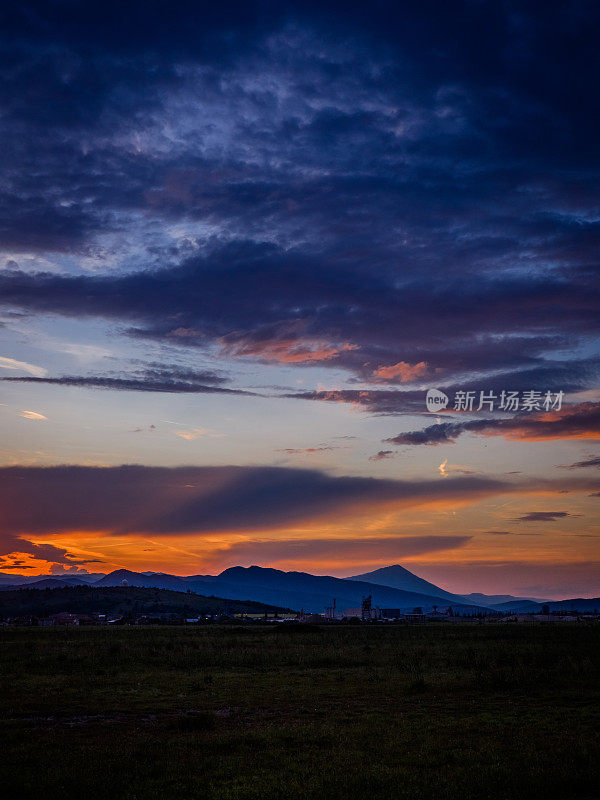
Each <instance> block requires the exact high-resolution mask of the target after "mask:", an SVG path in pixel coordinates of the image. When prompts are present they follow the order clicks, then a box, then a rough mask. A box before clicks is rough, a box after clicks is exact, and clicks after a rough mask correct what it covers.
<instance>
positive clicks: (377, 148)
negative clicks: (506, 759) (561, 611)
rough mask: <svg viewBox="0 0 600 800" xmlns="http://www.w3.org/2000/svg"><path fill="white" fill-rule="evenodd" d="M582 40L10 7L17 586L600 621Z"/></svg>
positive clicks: (185, 13) (564, 16)
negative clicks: (480, 599) (292, 580)
mask: <svg viewBox="0 0 600 800" xmlns="http://www.w3.org/2000/svg"><path fill="white" fill-rule="evenodd" d="M599 23H600V8H599V6H598V4H597V3H595V2H586V1H585V0H571V1H570V2H569V0H562V1H561V2H554V1H553V0H546V1H545V2H529V3H522V2H503V1H499V2H494V3H488V2H482V1H481V0H457V2H455V3H447V2H441V0H440V2H434V1H433V0H421V1H420V2H418V3H417V2H406V3H392V2H380V1H378V0H373V2H370V3H364V2H357V3H354V2H343V3H342V2H331V0H320V2H318V3H316V2H312V1H308V0H301V1H300V2H295V3H286V2H277V3H275V2H254V0H245V1H244V2H227V0H225V2H220V3H202V2H197V1H196V2H190V3H187V2H181V3H178V4H176V6H174V5H173V4H172V3H166V2H163V1H162V0H150V1H148V0H146V2H137V1H136V0H132V2H129V3H127V4H126V6H123V4H122V3H121V4H117V3H114V2H110V1H109V2H105V3H102V4H94V3H85V2H72V1H69V2H67V1H66V0H55V2H52V3H48V2H41V0H40V2H26V1H25V2H21V3H18V4H4V5H3V6H2V9H0V31H1V32H2V33H1V34H0V77H1V80H0V93H1V95H2V98H1V107H2V114H1V115H0V131H1V141H2V143H3V153H2V167H1V181H0V210H1V213H0V434H1V437H0V498H1V502H0V508H1V509H2V510H1V511H0V572H5V573H10V574H23V575H33V574H44V575H45V574H55V575H61V574H65V573H73V574H77V573H80V574H82V573H84V572H85V571H87V572H90V573H97V572H109V571H111V570H113V569H119V568H128V569H134V570H140V571H141V570H153V571H163V572H172V573H176V574H182V575H192V574H209V573H211V574H214V573H215V572H219V571H221V570H222V569H225V568H227V567H231V566H235V565H242V566H249V565H252V564H258V565H261V566H271V567H276V568H279V569H285V570H303V571H310V572H313V573H316V574H331V575H337V576H345V575H352V574H358V573H364V572H366V571H368V570H371V569H376V568H378V567H382V566H386V565H388V564H395V563H401V564H403V565H404V566H405V567H407V568H408V569H410V570H411V571H414V572H416V573H417V574H419V575H421V576H422V577H425V578H427V579H429V580H431V581H433V582H435V583H437V584H439V585H441V586H443V587H444V588H445V589H448V590H451V591H456V592H469V591H479V592H487V593H499V592H503V593H504V592H509V593H513V594H521V595H535V596H543V597H552V598H562V597H576V596H598V595H600V525H599V524H598V523H599V519H600V518H599V509H600V480H599V479H598V469H599V467H600V452H599V450H598V444H599V441H600V381H599V378H598V367H599V363H600V348H599V346H598V328H599V320H600V313H599V312H600V283H599V280H598V252H599V245H600V200H599V195H598V185H599V179H600V151H599V149H598V141H599V139H600V130H599V128H600V96H599V94H598V91H597V84H598V76H599V74H600V51H599V50H598V47H597V42H598V34H599V33H600V24H599ZM431 389H436V390H438V391H439V392H442V393H443V395H445V396H446V398H447V401H446V404H445V405H444V404H443V403H442V404H441V405H439V406H437V407H435V408H433V410H428V406H427V403H426V396H427V392H428V391H429V390H431ZM511 392H512V393H515V394H513V395H512V397H513V400H514V398H515V397H516V406H515V404H514V402H513V404H512V405H511V403H510V402H508V397H509V393H511ZM532 392H533V393H534V394H531V393H532ZM462 393H464V394H462ZM465 397H466V398H467V401H464V398H465ZM461 398H463V400H461ZM469 398H470V399H469ZM486 398H487V399H486ZM528 398H529V399H528Z"/></svg>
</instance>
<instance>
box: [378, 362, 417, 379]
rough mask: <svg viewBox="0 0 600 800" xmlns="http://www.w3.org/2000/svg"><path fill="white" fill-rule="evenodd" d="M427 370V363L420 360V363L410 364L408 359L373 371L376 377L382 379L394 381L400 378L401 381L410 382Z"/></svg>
mask: <svg viewBox="0 0 600 800" xmlns="http://www.w3.org/2000/svg"><path fill="white" fill-rule="evenodd" d="M426 372H427V363H426V362H425V361H419V363H418V364H409V363H408V362H407V361H399V362H398V363H397V364H390V365H389V366H387V367H379V369H376V370H374V371H373V375H374V377H375V378H379V379H381V380H382V381H393V380H395V379H396V378H400V383H409V382H410V381H414V380H415V379H416V378H419V377H421V376H422V375H424V374H425V373H426Z"/></svg>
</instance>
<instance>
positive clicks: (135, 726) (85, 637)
mask: <svg viewBox="0 0 600 800" xmlns="http://www.w3.org/2000/svg"><path fill="white" fill-rule="evenodd" d="M0 658H1V680H2V687H1V689H2V691H1V693H0V703H1V708H0V718H1V720H2V721H1V723H0V724H1V726H2V742H3V744H2V747H1V748H0V761H1V764H0V786H1V787H2V791H3V795H4V796H5V797H10V798H11V800H20V798H36V800H38V799H39V798H40V797H43V798H45V800H54V798H62V799H63V800H64V798H68V799H70V798H79V797H82V798H84V799H85V800H95V799H96V798H107V799H108V798H110V799H111V800H115V799H116V800H120V799H121V798H128V800H153V799H154V798H161V800H176V799H177V800H188V799H189V800H191V798H198V799H200V798H201V799H202V800H212V799H213V798H223V799H225V798H227V800H234V799H235V800H242V798H243V799H244V800H250V798H252V800H300V799H302V800H313V799H314V800H329V799H330V798H331V799H332V800H333V798H336V800H337V799H338V798H339V800H342V798H343V800H348V798H350V800H356V799H357V798H358V799H359V800H360V799H362V798H365V800H369V799H371V798H372V799H373V800H379V798H386V799H388V798H389V800H402V799H403V798H407V799H408V798H410V800H420V799H421V798H428V799H429V798H432V799H433V798H436V800H470V798H477V800H482V799H484V800H512V798H515V800H517V798H518V800H534V799H535V798H544V800H551V799H552V798H556V800H558V799H559V798H560V800H568V798H579V799H580V800H598V798H600V626H597V625H596V626H593V625H583V624H578V623H577V624H573V625H554V624H553V625H547V626H544V625H539V626H535V627H533V626H528V625H514V626H510V625H502V626H501V625H498V626H492V625H485V626H484V625H480V626H477V625H474V626H471V625H452V626H450V625H448V626H443V625H427V626H414V627H396V626H387V627H386V626H381V627H380V626H361V625H357V626H352V625H349V626H338V627H332V628H325V627H323V628H311V627H309V626H306V627H301V626H297V627H293V628H285V627H279V626H275V625H272V626H264V627H263V626H257V627H255V626H253V627H245V628H241V627H235V626H230V627H227V626H205V627H196V628H181V627H157V628H136V627H124V628H111V629H107V628H79V629H77V628H71V629H35V628H22V629H19V628H3V629H0Z"/></svg>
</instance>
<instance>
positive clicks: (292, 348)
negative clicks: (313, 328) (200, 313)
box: [221, 338, 357, 364]
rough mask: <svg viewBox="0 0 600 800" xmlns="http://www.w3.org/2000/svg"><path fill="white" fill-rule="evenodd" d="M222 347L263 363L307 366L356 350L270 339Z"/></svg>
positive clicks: (347, 345) (244, 340)
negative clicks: (313, 362) (273, 362)
mask: <svg viewBox="0 0 600 800" xmlns="http://www.w3.org/2000/svg"><path fill="white" fill-rule="evenodd" d="M221 343H222V345H223V346H224V348H225V349H226V350H227V352H228V353H229V354H230V355H233V356H236V357H238V358H239V357H248V356H251V357H254V358H260V359H262V360H263V361H276V362H278V363H280V364H307V363H310V362H312V361H330V360H331V359H332V358H337V357H338V356H339V355H340V353H343V352H346V351H348V350H356V349H357V345H354V344H350V343H349V342H346V343H344V344H340V345H333V344H328V343H326V342H321V341H317V340H314V341H310V340H309V341H299V340H298V339H291V338H290V339H270V340H265V341H252V340H249V339H242V340H240V341H237V342H231V341H225V340H222V342H221Z"/></svg>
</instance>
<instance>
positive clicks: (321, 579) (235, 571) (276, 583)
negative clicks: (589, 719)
mask: <svg viewBox="0 0 600 800" xmlns="http://www.w3.org/2000/svg"><path fill="white" fill-rule="evenodd" d="M22 577H23V576H17V575H5V574H2V573H0V590H1V589H5V590H6V589H19V588H30V589H32V588H35V589H51V588H60V587H65V586H78V585H79V586H84V585H91V586H95V587H103V586H122V585H127V586H139V587H147V588H156V589H171V590H174V591H179V592H192V593H194V594H200V595H204V596H219V597H226V598H229V599H231V600H243V601H246V600H252V601H256V602H260V603H267V604H269V605H276V606H285V607H287V608H295V609H297V610H301V609H303V610H305V611H310V612H316V613H319V612H322V611H323V610H324V609H325V608H326V607H328V606H331V605H332V604H333V601H334V600H335V603H336V606H337V608H338V609H341V610H344V609H346V608H358V607H360V604H361V601H362V600H363V598H364V597H366V596H368V595H371V598H372V603H373V605H374V606H379V607H380V608H394V609H400V610H402V611H412V610H413V609H414V608H415V607H420V608H422V609H423V610H424V611H428V610H431V609H433V608H434V607H439V608H445V607H447V606H448V605H451V606H452V608H453V609H454V610H455V611H457V612H459V613H460V614H474V613H478V612H485V611H488V610H497V611H504V612H507V611H523V612H527V611H539V610H541V608H542V605H543V604H546V605H548V606H549V607H550V608H551V609H560V608H565V609H566V608H570V609H574V608H581V610H593V609H594V608H599V607H600V599H599V598H590V599H581V598H579V599H573V600H562V601H546V600H542V599H539V598H530V597H514V596H512V595H484V594H480V593H472V594H470V595H464V596H463V595H457V594H453V593H452V592H447V591H446V590H445V589H442V588H440V587H439V586H436V585H435V584H433V583H430V582H429V581H426V580H424V579H423V578H420V577H419V576H418V575H414V574H413V573H412V572H410V571H409V570H407V569H406V568H405V567H402V566H400V565H399V564H395V565H392V566H389V567H383V568H382V569H377V570H374V571H373V572H367V573H363V574H360V575H351V576H348V577H347V578H334V577H332V576H328V575H311V574H310V573H307V572H283V571H282V570H278V569H272V568H268V567H257V566H253V567H230V568H229V569H226V570H224V571H223V572H221V573H220V574H219V575H189V576H179V575H170V574H168V573H162V572H132V571H131V570H126V569H119V570H115V571H114V572H111V573H109V574H108V575H105V574H102V573H98V574H94V575H91V574H82V575H77V576H75V575H65V576H61V577H47V578H41V579H40V578H39V576H37V580H36V579H35V577H34V576H28V577H27V580H22V581H21V582H19V578H22ZM574 603H575V604H577V605H576V606H574V605H573V604H574Z"/></svg>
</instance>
